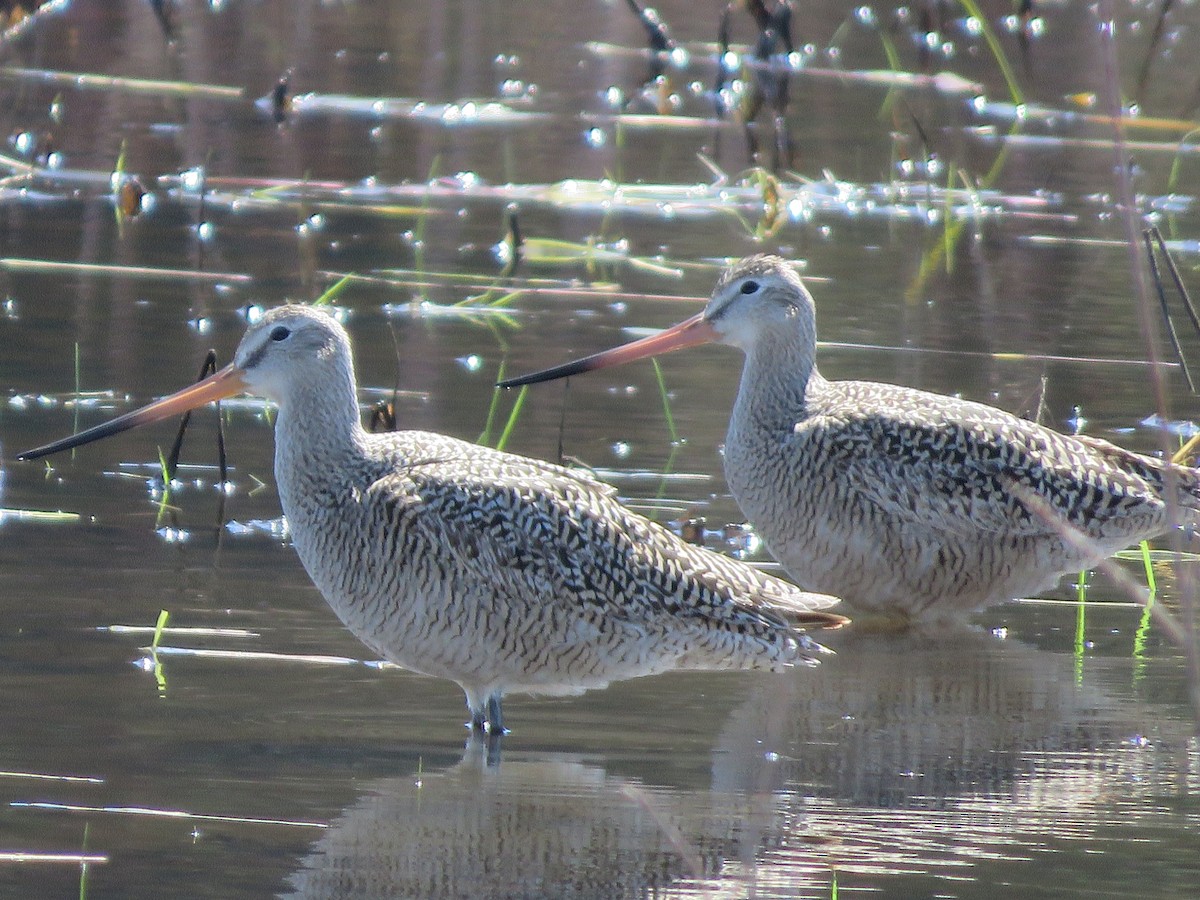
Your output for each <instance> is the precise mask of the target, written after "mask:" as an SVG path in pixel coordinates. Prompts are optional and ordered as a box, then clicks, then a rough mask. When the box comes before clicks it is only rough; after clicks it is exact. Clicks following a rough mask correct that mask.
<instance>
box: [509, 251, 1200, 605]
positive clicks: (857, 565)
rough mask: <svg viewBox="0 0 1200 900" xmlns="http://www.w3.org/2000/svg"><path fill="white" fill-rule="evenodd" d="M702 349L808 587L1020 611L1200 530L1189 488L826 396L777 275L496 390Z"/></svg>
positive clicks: (903, 407) (1197, 494)
mask: <svg viewBox="0 0 1200 900" xmlns="http://www.w3.org/2000/svg"><path fill="white" fill-rule="evenodd" d="M710 341H716V342H718V343H723V344H730V345H732V346H734V347H737V348H738V349H740V350H741V351H742V352H743V353H745V356H746V360H745V366H744V368H743V370H742V380H741V386H740V388H739V390H738V395H737V400H736V401H735V403H734V407H733V415H732V417H731V419H730V422H729V433H728V435H727V436H726V439H725V477H726V480H727V481H728V482H729V487H730V490H731V491H732V492H733V496H734V498H735V499H736V500H737V502H738V504H739V506H740V507H741V509H742V512H743V513H744V514H745V515H746V517H747V518H748V519H750V520H751V522H753V524H754V526H755V528H756V529H757V531H758V533H759V534H760V535H761V537H762V539H763V541H764V542H765V544H766V546H767V548H768V549H769V550H770V552H771V554H772V555H773V556H774V557H775V558H776V559H777V560H779V562H780V563H782V564H783V566H784V568H785V569H787V571H788V572H789V573H790V574H791V575H792V577H793V578H795V579H796V580H797V581H798V582H799V583H800V585H801V586H802V587H805V588H807V589H809V590H816V591H824V590H836V591H837V593H838V594H839V596H841V597H843V598H844V599H845V600H846V602H847V603H848V604H849V605H850V606H852V607H855V608H857V609H860V610H865V611H870V612H873V613H880V614H884V615H887V616H890V617H899V618H901V619H906V620H907V619H913V618H920V617H925V618H932V617H939V616H943V615H947V614H953V613H959V612H963V611H967V610H972V609H976V608H979V607H982V606H986V605H989V604H992V603H996V602H999V601H1003V600H1009V599H1012V598H1014V597H1022V596H1029V595H1031V594H1033V593H1036V592H1038V591H1041V590H1044V589H1046V588H1048V587H1050V586H1052V585H1053V584H1055V583H1056V581H1057V580H1058V578H1059V577H1060V576H1061V575H1063V574H1065V573H1068V572H1077V571H1079V570H1080V569H1082V568H1085V567H1088V566H1091V565H1095V564H1096V563H1097V562H1099V561H1100V560H1102V559H1104V558H1105V557H1107V556H1110V555H1112V554H1113V553H1115V552H1116V551H1117V550H1120V549H1122V548H1123V547H1127V546H1129V545H1130V544H1133V543H1136V542H1137V541H1139V540H1143V539H1145V538H1149V537H1153V536H1155V535H1157V534H1161V533H1162V532H1164V531H1166V530H1168V529H1169V528H1171V527H1172V524H1173V521H1174V520H1173V513H1175V514H1178V513H1179V512H1180V511H1183V512H1184V513H1185V515H1186V516H1187V517H1190V518H1192V519H1194V518H1195V515H1196V511H1197V509H1200V478H1198V474H1197V471H1196V470H1194V469H1190V468H1186V467H1183V466H1178V465H1174V464H1172V463H1169V462H1164V461H1162V460H1158V459H1154V458H1151V457H1148V456H1142V455H1140V454H1137V453H1132V452H1130V451H1127V450H1122V449H1121V448H1120V447H1117V446H1115V445H1113V444H1110V443H1109V442H1107V441H1104V440H1099V439H1097V438H1092V437H1085V436H1082V435H1076V436H1071V435H1064V434H1060V433H1058V432H1056V431H1053V430H1051V429H1049V428H1044V427H1042V426H1041V425H1037V424H1035V423H1033V422H1030V421H1028V420H1026V419H1022V418H1019V417H1017V416H1014V415H1010V414H1009V413H1006V412H1003V411H1002V410H999V409H995V408H994V407H991V406H986V405H984V404H982V403H973V402H970V401H968V400H959V399H957V398H954V397H947V396H944V395H941V394H933V393H928V392H926V391H919V390H915V389H913V388H907V387H900V386H897V385H892V384H881V383H879V382H873V381H826V380H825V379H824V378H823V377H822V376H821V373H820V372H818V371H817V366H816V311H815V308H814V305H813V300H812V296H811V295H810V294H809V292H808V290H807V289H806V288H805V286H804V284H803V282H801V280H800V276H798V275H797V274H796V272H795V270H794V269H793V268H792V266H791V265H789V264H788V263H787V261H786V260H783V259H780V258H779V257H776V256H766V255H758V256H752V257H749V258H747V259H744V260H742V261H741V262H739V263H737V264H735V265H733V266H732V267H730V268H729V269H727V270H726V271H725V272H724V273H723V274H722V275H721V277H720V279H719V281H718V282H717V286H716V288H715V289H714V290H713V294H712V297H711V299H710V300H709V301H708V304H707V306H706V307H705V309H704V311H703V312H701V313H699V314H697V315H695V316H693V317H691V318H690V319H687V320H685V321H683V322H681V323H679V324H678V325H675V326H674V327H672V328H668V329H667V330H666V331H664V332H662V333H660V334H657V335H653V336H651V337H647V338H643V339H642V340H639V341H634V342H632V343H630V344H626V345H623V346H621V347H617V348H615V349H612V350H608V351H605V352H602V353H597V354H594V355H593V356H589V357H587V358H586V359H582V360H578V361H576V362H572V363H566V364H564V365H561V366H556V367H554V368H551V369H546V370H544V371H542V372H537V373H535V374H532V375H527V376H523V377H520V378H513V379H509V380H508V381H505V382H502V383H501V384H502V386H504V387H512V386H515V385H520V384H531V383H533V382H538V381H548V380H551V379H554V378H562V377H564V376H567V375H574V374H577V373H580V372H588V371H592V370H594V369H599V368H604V367H606V366H612V365H616V364H618V363H625V362H630V361H632V360H636V359H642V358H644V357H647V356H654V355H657V354H661V353H666V352H668V351H671V350H677V349H680V348H683V347H691V346H695V345H697V344H703V343H707V342H710Z"/></svg>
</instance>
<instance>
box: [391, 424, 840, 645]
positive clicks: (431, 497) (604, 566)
mask: <svg viewBox="0 0 1200 900" xmlns="http://www.w3.org/2000/svg"><path fill="white" fill-rule="evenodd" d="M442 440H443V441H445V440H446V439H444V438H443V439H442ZM438 449H439V452H438V453H437V459H436V463H434V462H432V461H431V462H430V464H421V463H420V461H416V462H412V463H410V464H407V465H401V466H399V467H397V468H396V469H395V471H394V474H388V475H386V476H384V477H383V478H381V479H380V480H379V481H377V482H376V483H375V484H373V485H372V486H371V487H370V489H369V491H368V494H369V495H370V496H371V498H372V499H371V501H370V502H373V503H380V504H385V505H386V504H388V503H393V504H394V503H405V504H409V505H411V506H412V518H411V521H412V527H414V528H416V529H418V530H419V531H420V532H421V533H422V534H423V535H424V537H425V538H426V541H427V542H428V546H432V547H436V548H438V550H439V552H444V553H446V554H447V556H448V558H452V560H453V564H454V565H456V566H458V567H460V568H461V570H463V571H468V572H474V573H475V575H476V577H478V578H479V579H482V580H484V582H485V583H490V584H493V585H494V586H495V587H496V588H497V589H498V590H501V591H503V592H505V593H506V594H508V595H509V596H512V597H516V598H536V600H537V601H538V602H541V603H564V602H565V603H571V604H574V605H575V606H576V607H582V611H583V612H584V613H585V614H586V612H587V609H588V607H592V608H594V609H595V611H596V614H597V615H603V616H606V617H612V618H616V619H619V620H622V621H624V622H626V623H629V624H636V623H638V622H649V621H652V620H655V619H657V618H660V617H662V616H669V617H671V618H672V619H683V620H686V619H689V618H694V619H695V620H696V621H697V622H698V623H699V622H701V621H703V622H705V623H710V624H715V625H718V626H721V627H728V626H729V625H736V623H737V622H738V621H739V620H742V619H745V620H746V621H755V622H758V623H760V624H761V623H764V622H765V623H770V624H771V625H772V626H778V625H781V624H787V625H791V626H799V625H811V626H816V627H831V626H835V625H838V624H841V623H842V622H844V621H845V620H844V619H843V618H842V617H840V616H836V615H834V614H832V613H825V612H821V610H822V609H824V608H825V607H827V606H830V605H832V604H833V603H835V602H836V600H835V598H832V597H827V596H825V595H820V594H811V593H807V592H805V591H801V590H800V589H799V588H796V587H794V586H792V585H790V584H788V583H786V582H783V581H780V580H778V579H775V578H771V577H770V576H767V575H765V574H763V573H760V572H758V571H756V570H754V569H752V568H751V567H749V566H747V565H744V564H741V563H738V562H736V561H734V560H730V559H728V558H726V557H723V556H721V555H720V554H717V553H714V552H712V551H708V550H704V549H703V548H699V547H694V546H692V545H690V544H687V543H686V542H684V541H683V540H681V539H680V538H678V537H677V536H676V535H674V534H672V533H671V532H669V531H667V530H666V529H663V528H662V527H661V526H659V525H657V524H655V523H653V522H650V521H649V520H647V519H645V518H643V517H641V516H638V515H636V514H635V513H632V512H631V511H629V510H628V509H626V508H625V507H623V506H622V505H620V504H619V503H618V502H617V501H616V500H615V499H613V497H612V494H613V491H612V489H611V488H610V487H609V486H607V485H604V484H603V483H601V482H598V481H596V480H595V479H593V478H592V477H591V476H585V477H580V476H579V475H578V474H577V473H576V472H574V471H571V470H566V469H563V468H561V467H558V466H552V465H549V464H542V463H538V462H536V461H533V460H528V459H525V458H522V457H516V456H511V455H509V454H502V453H496V452H495V451H487V450H486V449H485V448H480V447H477V446H474V445H469V444H463V445H461V448H460V449H459V450H458V452H456V453H453V455H448V452H447V451H448V448H447V447H440V448H438ZM526 602H528V601H526Z"/></svg>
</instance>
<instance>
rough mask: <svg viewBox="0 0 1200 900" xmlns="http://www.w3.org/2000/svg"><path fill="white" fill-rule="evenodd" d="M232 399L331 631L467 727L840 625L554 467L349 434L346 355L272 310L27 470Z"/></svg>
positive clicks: (751, 663) (751, 664) (757, 657)
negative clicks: (522, 697) (257, 431)
mask: <svg viewBox="0 0 1200 900" xmlns="http://www.w3.org/2000/svg"><path fill="white" fill-rule="evenodd" d="M242 391H248V392H251V393H255V394H259V395H261V396H265V397H267V398H269V399H271V400H274V401H275V402H276V403H277V404H278V406H279V414H278V417H277V421H276V425H275V478H276V482H277V484H278V487H279V498H280V502H281V504H282V506H283V510H284V513H285V515H286V516H287V521H288V525H289V527H290V529H291V533H292V540H293V543H294V545H295V548H296V552H297V553H298V554H299V556H300V560H301V562H302V563H303V564H304V567H305V569H306V570H307V571H308V573H309V576H310V577H311V578H312V580H313V582H314V583H315V584H316V586H317V588H318V589H319V590H320V591H321V593H322V594H323V595H324V597H325V599H326V600H327V601H328V602H329V605H330V606H331V607H332V608H333V610H334V612H335V613H337V615H338V617H339V618H340V619H341V620H342V621H343V622H344V623H345V624H346V626H347V627H348V628H349V629H350V630H351V631H353V632H354V634H355V635H357V636H358V637H359V639H360V640H362V641H363V643H365V644H366V645H367V646H368V647H370V648H371V649H372V650H374V651H375V652H376V653H378V654H379V655H380V656H381V657H383V658H384V659H387V660H390V661H391V662H394V663H396V664H398V665H400V666H403V667H405V668H407V669H411V670H414V671H417V672H423V673H426V674H429V675H435V676H439V677H442V678H448V679H451V680H453V681H455V682H457V683H458V684H459V685H461V686H462V688H463V690H464V691H465V692H466V695H467V704H468V706H469V707H470V710H471V724H472V726H473V727H475V728H478V729H481V730H487V731H490V732H499V731H502V730H503V724H502V717H501V702H500V701H501V697H502V695H503V694H504V693H505V692H512V691H524V692H534V693H545V694H571V693H578V692H581V691H584V690H587V689H589V688H597V687H603V686H604V685H606V684H608V683H609V682H610V681H612V680H615V679H620V678H631V677H635V676H640V675H649V674H653V673H657V672H663V671H667V670H670V669H678V668H703V669H737V668H772V669H774V668H780V667H784V666H788V665H791V664H794V663H813V662H815V661H816V658H817V656H818V655H819V654H821V653H822V652H827V651H825V648H823V647H821V646H820V645H819V644H817V643H816V642H815V641H813V640H811V639H810V638H809V637H808V636H807V635H805V634H804V633H803V630H804V629H807V628H828V627H837V626H839V625H842V624H844V623H845V622H846V621H847V620H846V619H845V618H844V617H842V616H839V615H837V614H836V613H832V612H828V611H827V610H828V608H829V607H831V606H832V605H834V604H835V603H836V602H837V599H836V598H835V597H831V596H827V595H824V594H814V593H808V592H805V591H802V590H800V589H798V588H796V587H795V586H794V585H791V584H788V583H787V582H784V581H780V580H779V579H776V578H772V577H771V576H769V575H766V574H764V573H762V572H759V571H758V570H757V569H755V568H753V567H751V566H749V565H747V564H745V563H741V562H738V561H736V560H733V559H730V558H728V557H724V556H721V555H720V554H717V553H714V552H712V551H709V550H706V549H703V548H701V547H695V546H692V545H690V544H687V543H685V542H684V541H683V540H682V539H681V538H679V537H677V536H676V535H674V534H672V533H671V532H670V531H668V530H667V529H665V528H663V527H661V526H659V525H657V524H655V523H654V522H651V521H649V520H647V519H645V518H643V517H641V516H639V515H637V514H636V513H634V512H632V511H630V510H629V509H626V508H625V507H624V506H622V505H621V504H620V503H619V502H618V501H617V500H616V498H615V496H614V492H613V490H612V488H610V487H608V486H607V485H605V484H603V483H602V482H600V481H597V480H596V479H595V478H593V477H592V476H591V475H589V474H587V473H586V472H582V471H577V470H573V469H567V468H563V467H560V466H556V465H551V464H549V463H545V462H540V461H537V460H533V459H527V458H525V457H521V456H516V455H513V454H511V453H502V452H499V451H496V450H491V449H488V448H487V447H481V446H478V445H476V444H470V443H467V442H465V441H460V440H456V439H455V438H451V437H447V436H445V435H441V434H434V433H430V432H421V431H401V432H392V433H387V434H368V433H367V432H366V431H365V430H364V429H363V427H362V423H361V421H360V417H359V410H358V402H357V398H356V384H355V378H354V366H353V360H352V354H351V349H350V341H349V338H348V337H347V335H346V332H345V331H344V330H343V328H342V327H341V325H339V324H338V323H337V322H336V321H335V320H334V319H333V318H331V317H330V316H328V315H327V314H325V313H324V312H322V311H320V310H317V309H313V308H310V307H304V306H284V307H280V308H278V309H274V310H271V311H270V312H268V313H267V314H266V315H265V316H263V318H262V319H261V320H260V321H259V322H257V323H256V324H254V325H252V326H251V327H250V328H249V329H248V330H247V332H246V335H245V336H244V337H243V338H242V341H241V344H240V345H239V346H238V349H237V352H236V354H235V356H234V362H233V363H231V364H230V365H229V366H227V367H226V368H225V369H222V370H221V371H220V372H218V373H217V374H215V375H213V376H211V377H209V378H208V379H206V380H205V381H202V382H200V383H198V384H196V385H194V386H192V387H190V388H187V389H185V390H183V391H180V392H178V393H177V394H173V395H172V396H170V397H167V398H165V399H163V400H160V401H158V402H156V403H152V404H150V405H149V406H147V407H144V408H143V409H140V410H137V411H135V412H132V413H128V414H126V415H125V416H122V417H120V418H118V419H115V420H113V421H112V422H109V423H106V424H105V425H101V426H98V427H97V428H94V429H90V430H88V431H85V432H83V433H81V434H79V435H75V436H74V437H71V438H66V439H64V440H62V441H56V442H54V443H52V444H48V445H46V446H44V447H39V448H37V449H36V450H32V451H29V452H28V453H25V454H22V455H21V458H24V459H30V458H34V457H37V456H43V455H46V454H48V453H53V452H57V451H58V450H64V449H68V448H70V447H74V446H79V445H80V444H84V443H87V442H89V441H92V440H96V439H97V438H100V437H105V436H108V435H111V434H115V433H117V432H119V431H122V430H124V429H126V428H131V427H134V426H136V425H140V424H145V423H147V422H153V421H158V420H159V419H162V418H165V417H167V416H170V415H174V414H176V413H178V412H180V411H182V410H184V409H191V408H193V407H195V406H198V405H200V404H201V403H205V402H208V401H209V400H214V399H218V398H220V397H224V396H230V395H232V394H236V393H240V392H242Z"/></svg>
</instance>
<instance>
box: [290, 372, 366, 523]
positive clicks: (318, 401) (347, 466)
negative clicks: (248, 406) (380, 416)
mask: <svg viewBox="0 0 1200 900" xmlns="http://www.w3.org/2000/svg"><path fill="white" fill-rule="evenodd" d="M365 438H366V432H365V431H364V429H363V427H362V422H361V420H360V418H359V412H358V398H357V396H356V392H355V387H354V377H353V373H347V375H346V376H342V375H341V374H337V375H335V376H334V377H331V378H330V379H328V380H325V381H324V382H323V383H322V384H320V385H319V386H318V385H316V384H314V383H313V382H308V383H304V384H295V385H293V386H292V390H291V391H290V393H289V395H288V396H287V397H286V398H285V399H284V400H283V401H282V402H280V404H279V412H278V417H277V419H276V422H275V480H276V483H277V484H278V486H279V491H280V499H281V501H283V505H284V511H285V512H289V510H288V506H289V505H291V503H292V501H294V500H295V499H296V498H298V497H301V496H303V495H304V494H306V493H311V492H312V491H313V490H314V489H320V488H321V487H323V486H324V487H332V485H331V484H326V482H330V481H331V479H336V478H337V477H338V475H339V473H343V472H347V471H353V470H354V468H355V467H354V466H353V465H352V464H351V463H352V461H353V460H354V459H356V458H359V457H361V456H362V454H363V452H364V447H365Z"/></svg>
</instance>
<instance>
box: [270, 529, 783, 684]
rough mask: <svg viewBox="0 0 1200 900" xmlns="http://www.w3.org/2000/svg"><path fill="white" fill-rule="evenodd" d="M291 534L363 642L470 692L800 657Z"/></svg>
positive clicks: (310, 532)
mask: <svg viewBox="0 0 1200 900" xmlns="http://www.w3.org/2000/svg"><path fill="white" fill-rule="evenodd" d="M292 530H293V536H294V544H295V547H296V551H297V553H298V555H299V556H300V559H301V562H302V563H303V564H304V567H305V569H306V570H307V571H308V573H309V576H310V577H311V578H312V580H313V582H314V584H315V585H316V586H317V588H318V589H319V590H320V591H321V593H322V595H323V596H324V597H325V599H326V601H327V602H328V603H329V605H330V607H331V608H332V609H333V610H334V612H335V613H336V614H337V616H338V617H339V618H340V619H341V621H342V622H343V623H344V624H345V625H346V627H347V628H349V629H350V631H352V632H353V633H354V634H355V636H357V637H358V638H359V640H361V641H362V642H363V643H364V644H366V645H367V646H368V647H369V648H371V649H372V650H373V651H374V652H375V653H377V654H379V656H380V657H382V658H383V659H386V660H387V661H389V662H392V663H395V664H396V665H399V666H401V667H403V668H406V669H409V670H412V671H416V672H421V673H423V674H427V675H433V676H436V677H442V678H448V679H451V680H453V681H455V682H457V683H459V684H461V685H464V686H467V685H476V686H478V685H486V686H488V688H489V690H490V689H492V688H498V689H501V690H504V691H527V692H534V693H545V694H570V693H578V692H579V691H582V690H587V689H591V688H599V687H603V686H605V685H607V684H608V683H610V682H611V681H614V680H618V679H624V678H633V677H639V676H643V675H650V674H656V673H659V672H664V671H669V670H672V669H675V668H679V667H696V668H750V667H763V668H777V667H778V666H779V665H781V664H786V662H788V660H787V659H785V654H786V653H791V652H794V649H795V648H794V642H792V646H791V648H790V649H788V648H787V647H786V645H787V643H788V641H787V639H786V638H780V639H777V640H767V639H763V640H762V641H761V646H757V647H754V648H750V646H749V645H750V644H751V643H752V641H751V640H749V639H747V638H745V637H744V636H741V635H734V634H732V633H730V634H727V635H722V634H710V633H707V632H706V631H702V630H700V629H693V628H690V627H687V626H685V625H681V624H680V623H678V622H668V621H630V620H629V619H628V618H626V617H624V616H622V615H621V612H622V611H621V610H620V609H619V608H618V607H619V603H618V601H617V600H615V599H614V601H613V607H612V608H608V607H607V606H604V605H601V606H599V607H593V608H585V605H584V604H582V603H579V602H571V600H570V598H562V602H557V601H556V602H550V601H549V600H548V598H546V597H545V596H544V594H540V593H538V592H536V591H533V590H530V591H528V592H521V591H518V590H515V589H513V588H512V586H511V585H510V586H509V587H508V588H507V589H501V588H500V587H498V586H497V585H496V584H493V583H491V582H490V581H485V580H484V579H482V578H480V577H479V576H478V575H477V574H472V573H471V572H469V571H464V570H462V569H461V568H459V567H456V566H455V565H454V560H453V556H452V555H451V554H443V553H439V552H438V551H437V549H436V548H432V547H424V548H422V549H421V550H419V551H418V552H413V553H404V554H400V555H398V556H395V557H394V556H393V555H390V554H384V553H381V552H377V551H376V550H374V549H373V547H372V545H369V544H363V543H362V542H357V543H356V542H355V540H354V539H353V538H352V537H346V538H344V539H341V538H339V536H338V535H337V534H336V532H335V531H334V530H332V529H330V528H329V527H326V528H325V529H312V528H296V527H295V526H293V529H292ZM723 641H725V642H727V645H726V644H722V642H723ZM776 645H778V646H776Z"/></svg>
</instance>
